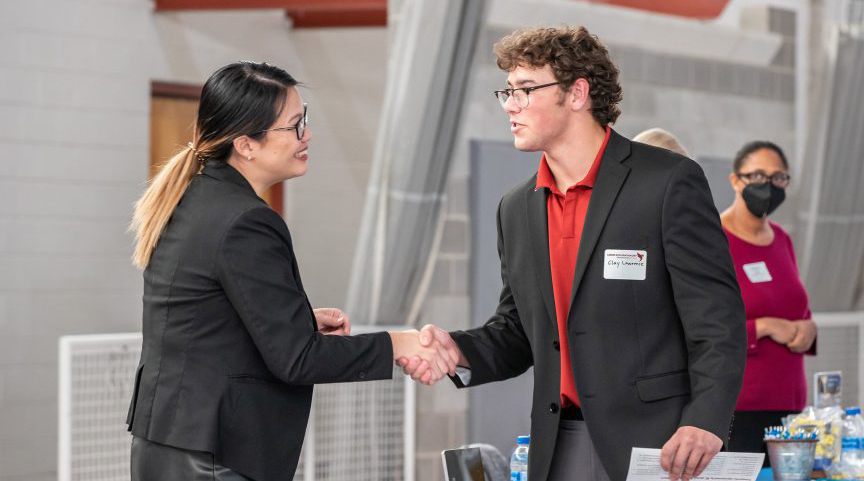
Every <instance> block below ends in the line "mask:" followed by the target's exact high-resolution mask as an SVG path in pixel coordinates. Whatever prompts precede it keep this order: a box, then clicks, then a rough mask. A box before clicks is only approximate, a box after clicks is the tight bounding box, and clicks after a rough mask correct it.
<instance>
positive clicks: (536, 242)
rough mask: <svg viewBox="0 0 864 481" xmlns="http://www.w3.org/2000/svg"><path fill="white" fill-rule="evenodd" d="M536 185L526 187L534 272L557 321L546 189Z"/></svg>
mask: <svg viewBox="0 0 864 481" xmlns="http://www.w3.org/2000/svg"><path fill="white" fill-rule="evenodd" d="M534 185H535V184H531V185H529V187H528V189H526V201H527V202H526V203H525V207H526V213H527V215H528V232H530V235H531V239H530V240H531V252H532V253H533V254H534V266H535V267H534V274H535V275H536V276H537V285H538V286H539V287H540V293H541V294H542V295H543V303H544V304H545V305H546V313H547V314H549V320H550V321H552V322H553V323H557V322H558V321H557V319H556V316H555V298H554V297H553V295H552V269H551V267H550V264H549V225H548V223H547V219H546V215H547V213H548V211H547V209H546V197H547V196H548V195H549V193H548V192H547V191H546V189H539V190H534Z"/></svg>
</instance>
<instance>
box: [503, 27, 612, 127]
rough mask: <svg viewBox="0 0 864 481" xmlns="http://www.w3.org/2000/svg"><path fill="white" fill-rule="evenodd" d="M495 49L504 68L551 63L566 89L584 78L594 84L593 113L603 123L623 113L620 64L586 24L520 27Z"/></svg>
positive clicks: (608, 122)
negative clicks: (590, 31)
mask: <svg viewBox="0 0 864 481" xmlns="http://www.w3.org/2000/svg"><path fill="white" fill-rule="evenodd" d="M493 51H494V52H495V57H496V58H497V63H498V68H500V69H501V70H504V71H508V72H509V71H511V70H513V69H515V68H516V67H519V66H531V67H543V66H544V65H549V66H550V67H552V72H553V73H554V74H555V80H557V81H558V82H561V84H560V85H559V87H560V88H561V89H562V90H567V89H569V88H570V86H571V85H573V82H575V81H576V80H577V79H580V78H584V79H585V80H586V81H587V82H588V85H589V88H590V89H589V92H588V95H589V96H590V98H591V114H592V115H593V116H594V119H595V120H597V122H599V123H600V125H602V126H603V127H605V126H606V125H608V124H611V123H614V122H615V120H616V119H617V118H618V115H620V114H621V110H620V109H619V108H618V103H619V102H621V85H620V84H619V83H618V67H616V66H615V64H614V63H612V59H611V58H610V57H609V51H608V50H606V47H604V46H603V44H601V43H600V41H599V40H598V39H597V37H596V36H595V35H591V34H590V33H588V30H586V29H585V27H579V28H578V29H576V28H569V27H560V28H555V27H541V28H530V29H524V30H517V31H515V32H513V33H511V34H510V35H508V36H506V37H504V38H502V39H501V40H499V41H498V42H496V43H495V46H494V47H493Z"/></svg>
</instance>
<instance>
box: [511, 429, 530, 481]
mask: <svg viewBox="0 0 864 481" xmlns="http://www.w3.org/2000/svg"><path fill="white" fill-rule="evenodd" d="M530 442H531V436H519V437H517V438H516V449H514V450H513V455H512V456H510V481H528V443H530Z"/></svg>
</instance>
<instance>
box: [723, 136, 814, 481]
mask: <svg viewBox="0 0 864 481" xmlns="http://www.w3.org/2000/svg"><path fill="white" fill-rule="evenodd" d="M734 169H735V171H734V172H733V173H732V174H730V175H729V180H730V182H731V184H732V189H734V190H735V201H734V202H733V203H732V205H731V206H730V207H729V208H728V209H726V210H725V211H724V212H723V213H722V214H720V220H721V222H722V224H723V229H724V230H725V231H726V237H727V238H728V239H729V248H730V250H731V254H732V262H733V263H734V264H735V274H736V275H737V276H738V284H739V285H740V286H741V297H742V298H743V299H744V307H745V310H746V313H747V364H746V367H745V371H744V385H743V387H742V388H741V394H740V396H739V398H738V404H737V406H736V408H735V418H734V420H733V422H732V432H731V435H730V439H729V450H730V451H740V452H765V448H764V443H763V442H762V437H763V429H764V428H765V427H767V426H776V425H778V424H781V421H780V420H781V418H782V417H784V416H786V415H788V414H792V413H798V412H800V411H801V410H802V409H803V408H804V404H805V403H806V400H807V381H806V380H805V378H804V354H805V353H806V354H815V353H816V342H815V340H816V325H815V324H814V323H813V321H812V320H811V316H810V308H809V305H808V301H807V292H806V291H805V290H804V286H803V285H802V284H801V279H800V277H799V275H798V267H797V265H796V262H795V252H794V250H793V247H792V242H791V240H790V239H789V235H788V234H786V232H785V231H784V230H783V229H782V228H781V227H780V226H779V225H777V224H775V223H773V222H771V221H769V220H768V215H769V214H771V213H772V212H774V210H775V209H776V208H777V207H778V206H779V205H780V204H781V203H782V202H783V200H784V199H785V198H786V187H788V185H789V179H790V177H789V174H788V170H789V164H788V162H787V161H786V156H785V155H784V154H783V151H782V150H781V149H780V147H778V146H777V145H775V144H773V143H771V142H767V141H755V142H750V143H748V144H747V145H745V146H744V147H742V148H741V150H740V151H738V154H737V155H736V157H735V163H734ZM765 463H766V465H767V464H768V457H767V456H766V457H765Z"/></svg>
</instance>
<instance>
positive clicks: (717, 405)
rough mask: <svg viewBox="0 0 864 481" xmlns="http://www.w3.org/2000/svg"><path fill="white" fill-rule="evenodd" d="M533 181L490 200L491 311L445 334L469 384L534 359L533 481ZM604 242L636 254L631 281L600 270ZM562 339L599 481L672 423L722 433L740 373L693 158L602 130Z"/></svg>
mask: <svg viewBox="0 0 864 481" xmlns="http://www.w3.org/2000/svg"><path fill="white" fill-rule="evenodd" d="M535 186H536V177H534V178H531V179H529V180H528V181H527V182H525V183H524V184H522V185H520V186H519V187H517V188H515V189H514V190H512V191H511V192H509V193H508V194H507V195H505V196H504V197H503V198H502V199H501V204H500V205H499V209H498V252H499V256H500V258H501V278H502V280H503V282H504V287H503V289H502V291H501V298H500V303H499V305H498V308H497V310H496V312H495V315H494V316H492V318H491V319H490V320H489V321H488V322H487V323H486V325H484V326H483V327H480V328H476V329H470V330H467V331H460V332H455V333H453V337H454V340H455V341H456V343H457V344H458V345H459V347H460V348H461V349H462V352H463V353H464V354H465V356H466V358H467V359H468V361H469V362H470V364H471V371H472V374H471V384H470V385H472V386H473V385H478V384H483V383H486V382H490V381H498V380H502V379H507V378H510V377H514V376H517V375H519V374H521V373H523V372H524V371H525V370H527V369H528V368H529V367H530V366H534V396H533V407H532V410H531V450H530V462H529V473H530V477H531V478H532V479H546V477H547V476H548V473H549V467H550V464H551V461H552V455H553V453H554V450H555V439H556V436H557V429H558V423H559V415H560V414H559V411H560V407H559V402H560V399H559V398H560V353H559V351H558V330H557V324H556V317H555V304H554V299H553V294H552V281H551V277H550V275H551V274H550V265H549V263H550V260H549V243H548V226H547V222H546V212H547V210H546V196H547V190H546V189H540V190H535ZM607 249H613V250H617V249H623V250H644V251H647V267H646V278H645V280H641V281H639V280H618V279H604V257H605V256H604V252H605V251H606V250H607ZM567 342H569V345H570V352H571V358H570V362H571V364H572V367H573V370H574V377H575V382H576V388H577V391H578V393H579V400H580V404H581V405H582V410H583V414H584V416H585V422H586V424H587V426H588V429H589V432H590V434H591V438H592V440H593V442H594V445H595V447H596V450H597V453H598V455H599V456H600V459H601V460H602V462H603V465H604V467H605V468H606V471H607V473H608V474H609V476H610V477H611V479H612V480H613V481H623V480H624V479H625V477H626V473H627V467H628V464H629V460H630V450H631V448H632V447H634V446H636V447H648V448H660V447H662V446H663V444H664V443H665V442H666V441H667V440H668V439H669V437H671V436H672V434H673V433H674V432H675V431H676V429H677V428H678V427H679V426H685V425H688V426H696V427H699V428H702V429H705V430H708V431H710V432H712V433H714V434H716V435H717V436H719V437H720V438H721V439H723V440H724V441H725V440H726V439H727V436H728V432H729V425H730V420H731V417H732V413H733V411H734V408H735V402H736V400H737V397H738V392H739V390H740V388H741V381H742V377H743V373H744V360H745V352H746V335H745V324H744V306H743V304H742V301H741V295H740V292H739V289H738V283H737V282H736V279H735V272H734V270H733V268H732V262H731V259H730V256H729V247H728V245H727V241H726V237H725V235H724V234H723V232H722V230H721V227H720V221H719V217H718V215H717V211H716V209H715V208H714V204H713V202H712V200H711V193H710V191H709V188H708V184H707V181H706V180H705V176H704V175H703V173H702V170H701V169H700V168H699V166H698V165H697V164H696V163H695V162H693V161H692V160H690V159H687V158H685V157H682V156H680V155H677V154H674V153H672V152H669V151H667V150H664V149H659V148H655V147H650V146H647V145H644V144H640V143H636V142H630V141H629V140H627V139H626V138H624V137H622V136H620V135H618V134H617V133H616V132H614V131H613V132H612V133H611V137H610V139H609V142H608V145H607V147H606V151H605V153H604V155H603V158H602V161H601V165H600V170H599V172H598V176H597V180H596V183H595V186H594V191H593V193H592V195H591V203H590V204H589V207H588V213H587V216H586V219H585V227H584V230H583V233H582V239H581V243H580V246H579V253H578V259H577V262H576V269H575V273H574V280H573V292H572V298H571V306H570V312H569V315H568V319H567ZM454 381H455V382H456V383H457V385H460V386H461V382H460V381H459V380H458V379H454Z"/></svg>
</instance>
